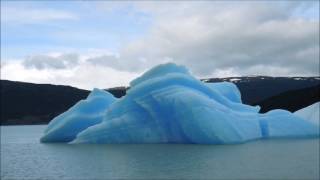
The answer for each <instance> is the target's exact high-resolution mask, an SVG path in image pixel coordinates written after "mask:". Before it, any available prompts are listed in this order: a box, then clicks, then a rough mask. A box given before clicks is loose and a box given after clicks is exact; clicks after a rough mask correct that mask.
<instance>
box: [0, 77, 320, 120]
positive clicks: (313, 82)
mask: <svg viewBox="0 0 320 180" xmlns="http://www.w3.org/2000/svg"><path fill="white" fill-rule="evenodd" d="M202 81H204V82H222V81H228V82H233V83H235V84H236V85H237V86H238V88H239V89H240V92H241V95H242V101H243V102H244V103H246V104H250V105H261V106H262V112H264V111H266V110H270V109H272V108H277V107H283V108H284V109H288V110H293V109H297V108H300V107H301V106H304V107H305V106H307V105H310V104H309V102H310V103H311V102H314V101H315V100H317V101H318V100H319V94H318V95H311V94H310V93H311V92H314V91H317V89H318V91H317V92H319V85H320V78H319V77H292V78H291V77H266V76H255V77H253V76H250V77H229V78H210V79H202ZM0 87H1V92H0V97H1V108H0V109H1V125H18V124H46V123H48V122H49V121H50V120H51V119H52V118H54V117H55V116H57V115H59V114H60V113H62V112H64V111H66V110H67V109H68V108H70V107H71V106H73V105H74V104H75V103H76V102H78V101H79V100H81V99H85V98H86V97H87V95H88V94H89V91H87V90H83V89H78V88H74V87H71V86H61V85H51V84H32V83H25V82H16V81H8V80H0ZM308 88H311V90H310V89H308ZM127 89H128V87H116V88H110V89H106V90H107V91H109V92H110V93H112V94H113V95H114V96H116V97H121V96H123V95H125V93H126V90H127ZM294 90H297V91H294ZM290 91H293V92H291V93H290ZM307 96H308V98H309V99H308V101H305V102H304V101H303V102H302V100H301V99H303V98H304V97H307ZM269 98H270V99H271V100H269Z"/></svg>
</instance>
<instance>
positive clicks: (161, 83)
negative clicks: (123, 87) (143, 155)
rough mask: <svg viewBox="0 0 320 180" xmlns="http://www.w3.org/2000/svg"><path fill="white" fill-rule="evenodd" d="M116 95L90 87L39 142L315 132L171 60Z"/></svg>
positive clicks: (208, 139) (218, 140)
mask: <svg viewBox="0 0 320 180" xmlns="http://www.w3.org/2000/svg"><path fill="white" fill-rule="evenodd" d="M130 86H131V88H130V89H129V90H128V91H127V94H126V96H124V97H122V98H119V99H116V98H114V97H113V96H112V95H111V94H109V93H107V92H104V91H103V90H97V89H95V90H94V91H93V92H92V93H91V94H90V95H89V97H88V98H87V99H86V100H85V101H81V102H79V103H77V104H76V105H75V106H74V107H72V108H71V109H69V110H68V111H67V112H65V113H63V114H62V115H60V116H58V117H56V118H55V119H53V120H52V121H51V122H50V123H49V125H48V128H47V130H46V131H45V134H44V136H43V137H42V138H41V141H42V142H58V141H60V142H71V143H197V144H233V143H242V142H246V141H249V140H254V139H261V138H281V137H292V138H295V137H319V129H318V127H317V126H316V125H315V124H313V123H311V122H310V121H308V120H306V119H304V117H299V116H297V115H294V114H292V113H290V112H289V111H285V110H273V111H269V112H268V113H265V114H260V113H259V109H260V107H259V106H256V107H254V106H249V105H246V104H242V102H241V95H240V92H239V90H238V88H237V87H236V86H235V85H234V84H233V83H228V82H224V83H203V82H201V81H199V80H197V79H196V78H194V77H193V76H192V75H191V74H190V73H189V71H188V70H187V69H186V68H185V67H183V66H178V65H176V64H173V63H168V64H163V65H159V66H156V67H154V68H152V69H151V70H149V71H147V72H146V73H144V74H143V75H142V76H141V77H139V78H137V79H135V80H133V81H132V82H131V83H130Z"/></svg>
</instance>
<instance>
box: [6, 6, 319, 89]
mask: <svg viewBox="0 0 320 180" xmlns="http://www.w3.org/2000/svg"><path fill="white" fill-rule="evenodd" d="M110 3H111V2H107V3H101V7H102V4H104V5H109V4H110ZM112 4H113V3H112ZM128 4H129V5H130V6H128ZM98 5H100V4H98ZM121 7H124V8H122V9H121ZM128 7H130V8H128ZM317 7H319V2H271V3H267V2H250V3H249V2H238V3H228V2H187V3H186V2H183V3H182V2H174V3H168V2H144V1H143V2H134V3H131V2H121V3H117V4H116V6H115V7H114V9H113V7H110V8H111V10H112V11H118V10H119V8H120V10H121V12H122V11H133V13H134V14H139V13H142V14H144V15H147V16H149V17H150V18H149V19H152V21H153V22H152V23H151V26H150V27H149V28H148V30H147V32H146V34H144V35H143V36H139V38H136V39H134V40H132V41H128V43H125V44H122V46H121V47H120V48H119V49H118V50H117V51H116V52H112V53H111V52H109V51H105V50H98V51H95V52H91V53H89V54H88V53H87V52H77V53H71V54H70V53H60V54H58V55H50V54H45V55H33V56H29V57H27V58H25V59H24V60H21V61H20V63H18V62H17V61H13V62H10V63H6V64H5V65H2V66H1V70H2V72H1V75H2V78H7V79H13V80H25V81H30V82H42V83H48V82H49V83H57V84H70V85H74V86H77V87H82V88H87V89H90V88H93V87H95V86H96V87H101V88H106V87H112V86H121V85H128V84H129V81H130V80H131V79H133V78H134V77H136V76H138V75H139V74H141V73H142V72H144V71H145V70H146V69H148V68H150V67H152V66H155V65H157V64H160V63H165V62H175V63H178V64H182V65H186V66H187V67H188V68H189V69H190V70H191V71H192V73H193V74H194V75H196V76H197V77H199V78H200V77H222V76H240V75H269V76H312V75H317V76H318V75H319V73H320V72H319V17H317V15H314V14H313V13H317V12H318V10H316V8H317ZM100 10H103V8H102V9H100ZM310 12H311V13H310ZM100 13H101V12H100ZM106 13H110V9H109V10H108V12H106ZM100 15H101V14H100ZM13 72H19V73H13ZM19 78H20V79H19Z"/></svg>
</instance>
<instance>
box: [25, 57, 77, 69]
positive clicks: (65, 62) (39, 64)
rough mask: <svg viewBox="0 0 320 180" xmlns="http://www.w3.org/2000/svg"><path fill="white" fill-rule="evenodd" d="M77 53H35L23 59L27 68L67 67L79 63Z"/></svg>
mask: <svg viewBox="0 0 320 180" xmlns="http://www.w3.org/2000/svg"><path fill="white" fill-rule="evenodd" d="M78 61H79V59H78V55H77V54H62V55H58V56H54V55H34V56H29V57H27V58H26V59H25V60H24V61H23V65H24V66H25V67H26V68H36V69H38V70H42V69H66V68H72V67H74V66H75V65H77V64H78Z"/></svg>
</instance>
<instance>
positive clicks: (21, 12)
mask: <svg viewBox="0 0 320 180" xmlns="http://www.w3.org/2000/svg"><path fill="white" fill-rule="evenodd" d="M1 5H2V3H1ZM76 19H78V17H77V16H76V15H75V14H74V13H71V12H67V11H62V10H56V9H50V8H41V9H40V8H34V7H28V6H17V7H14V6H8V4H7V3H3V7H2V6H1V22H4V23H12V24H35V23H43V22H49V21H57V20H60V21H61V20H76Z"/></svg>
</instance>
